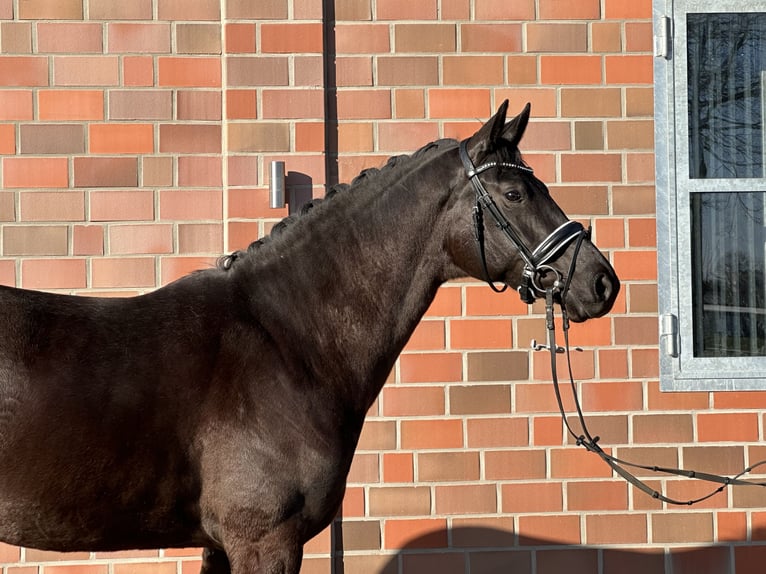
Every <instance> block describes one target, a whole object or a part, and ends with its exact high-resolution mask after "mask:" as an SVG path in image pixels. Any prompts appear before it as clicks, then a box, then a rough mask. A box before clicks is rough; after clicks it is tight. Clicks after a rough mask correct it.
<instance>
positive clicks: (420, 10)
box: [375, 0, 437, 20]
mask: <svg viewBox="0 0 766 574" xmlns="http://www.w3.org/2000/svg"><path fill="white" fill-rule="evenodd" d="M436 14H437V6H436V0H424V1H422V2H407V1H406V0H378V2H377V4H376V11H375V16H376V20H435V19H436Z"/></svg>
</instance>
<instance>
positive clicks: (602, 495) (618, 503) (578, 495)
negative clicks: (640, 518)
mask: <svg viewBox="0 0 766 574" xmlns="http://www.w3.org/2000/svg"><path fill="white" fill-rule="evenodd" d="M628 488H629V486H628V483H627V482H624V481H623V480H622V479H619V481H614V480H609V481H605V480H600V481H591V480H588V481H583V482H577V481H569V482H567V484H566V491H567V510H570V511H587V510H596V511H599V510H600V511H605V510H628ZM588 535H590V531H589V532H588Z"/></svg>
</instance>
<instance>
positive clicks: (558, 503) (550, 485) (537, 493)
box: [501, 482, 564, 514]
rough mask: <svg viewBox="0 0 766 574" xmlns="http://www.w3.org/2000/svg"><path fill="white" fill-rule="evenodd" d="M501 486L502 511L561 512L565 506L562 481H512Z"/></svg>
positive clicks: (518, 512) (516, 512) (517, 512)
mask: <svg viewBox="0 0 766 574" xmlns="http://www.w3.org/2000/svg"><path fill="white" fill-rule="evenodd" d="M501 488H502V491H501V492H502V494H501V496H502V502H503V504H502V511H503V512H506V513H513V514H521V513H525V512H561V511H562V510H563V508H564V499H563V494H562V485H561V483H560V482H542V483H528V484H526V483H522V484H515V483H511V484H503V485H502V487H501Z"/></svg>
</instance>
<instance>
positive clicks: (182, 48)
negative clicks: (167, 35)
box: [176, 24, 221, 54]
mask: <svg viewBox="0 0 766 574" xmlns="http://www.w3.org/2000/svg"><path fill="white" fill-rule="evenodd" d="M176 46H177V52H178V53H179V54H220V53H221V30H220V26H219V25H217V24H178V25H177V26H176Z"/></svg>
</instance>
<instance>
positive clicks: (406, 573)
mask: <svg viewBox="0 0 766 574" xmlns="http://www.w3.org/2000/svg"><path fill="white" fill-rule="evenodd" d="M742 538H743V540H731V541H726V542H721V543H716V544H710V545H707V546H703V545H690V546H685V547H682V546H677V545H676V546H672V547H666V548H662V547H656V546H655V547H644V548H642V547H641V545H640V544H636V545H632V546H631V547H621V548H614V547H600V546H596V545H567V544H561V543H559V542H556V541H553V540H543V539H535V538H527V537H524V536H519V535H516V534H514V533H513V532H507V531H503V530H497V529H493V528H484V527H457V528H451V529H447V530H437V531H433V532H429V533H427V534H424V535H423V536H420V537H418V538H414V539H412V540H410V541H409V542H408V543H407V544H406V546H405V547H404V548H402V549H401V550H400V551H399V552H398V553H397V554H396V555H395V556H393V557H391V558H390V559H389V560H388V561H386V562H385V563H383V565H382V566H379V567H378V569H377V570H375V572H376V574H431V573H433V574H562V573H566V574H752V573H755V572H764V571H765V570H764V568H766V567H765V566H764V564H765V563H766V542H763V541H765V540H766V532H764V531H758V532H753V533H752V534H751V535H750V536H749V537H748V536H747V535H745V534H743V536H742ZM747 538H749V539H750V540H749V541H748V540H746V539H747ZM439 541H441V542H442V543H443V542H444V541H446V544H443V545H442V547H436V548H435V547H434V546H438V544H439ZM344 561H348V562H349V564H348V568H347V569H346V568H344V564H343V562H344ZM335 566H336V568H335V574H351V573H352V572H357V571H360V570H358V568H356V567H355V566H354V565H353V557H351V556H348V557H344V558H340V557H338V558H336V563H335Z"/></svg>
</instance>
